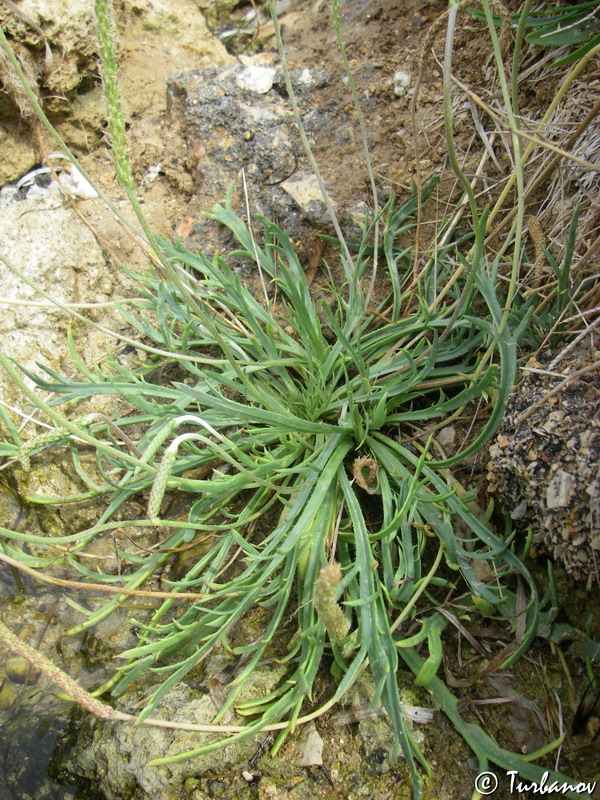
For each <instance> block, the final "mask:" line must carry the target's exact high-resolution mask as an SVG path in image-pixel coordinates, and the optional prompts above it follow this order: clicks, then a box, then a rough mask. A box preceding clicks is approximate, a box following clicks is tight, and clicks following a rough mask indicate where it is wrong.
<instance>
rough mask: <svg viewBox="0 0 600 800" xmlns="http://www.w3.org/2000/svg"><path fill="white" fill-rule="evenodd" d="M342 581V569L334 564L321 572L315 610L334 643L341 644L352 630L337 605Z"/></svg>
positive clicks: (316, 585) (316, 588) (316, 586)
mask: <svg viewBox="0 0 600 800" xmlns="http://www.w3.org/2000/svg"><path fill="white" fill-rule="evenodd" d="M341 579H342V569H341V567H340V565H339V564H337V563H334V564H329V565H328V566H327V567H323V569H322V570H320V572H319V575H318V577H317V581H316V583H315V595H314V603H315V608H316V609H317V614H318V615H319V616H320V617H321V619H322V620H323V625H325V628H326V629H327V633H328V634H329V636H330V638H331V639H332V641H334V642H339V640H340V639H343V638H344V636H347V634H348V631H349V630H350V620H349V619H347V618H346V616H345V615H344V612H343V611H342V609H341V608H340V606H339V605H338V603H337V597H336V595H337V586H338V583H339V582H340V581H341Z"/></svg>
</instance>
